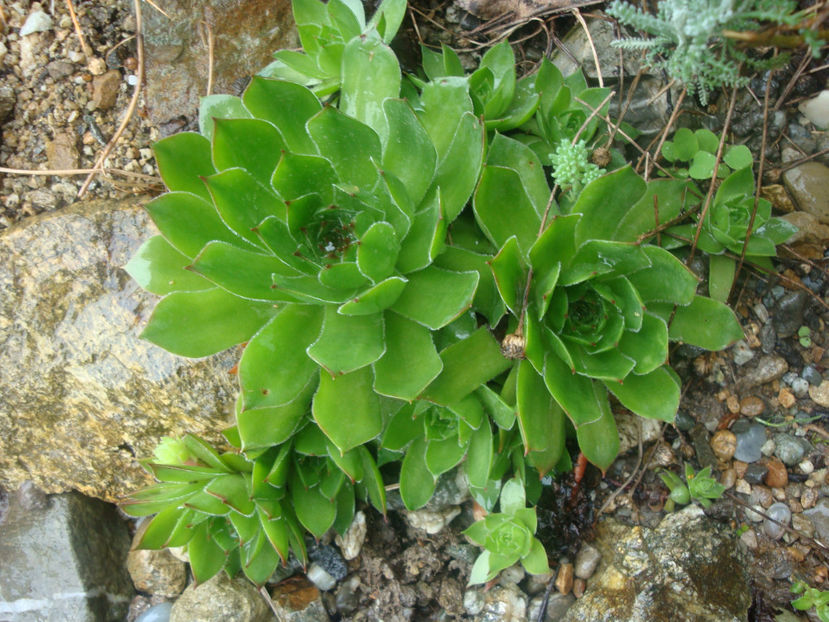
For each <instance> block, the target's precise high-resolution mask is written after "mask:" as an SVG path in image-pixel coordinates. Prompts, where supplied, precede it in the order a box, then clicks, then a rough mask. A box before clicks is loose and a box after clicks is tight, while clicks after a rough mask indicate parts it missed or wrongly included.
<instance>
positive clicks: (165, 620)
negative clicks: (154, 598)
mask: <svg viewBox="0 0 829 622" xmlns="http://www.w3.org/2000/svg"><path fill="white" fill-rule="evenodd" d="M172 611H173V603H159V604H157V605H154V606H152V607H150V608H149V609H147V610H146V611H145V612H144V613H142V614H141V615H140V616H138V617H137V618H136V619H135V622H169V620H170V614H171V613H172Z"/></svg>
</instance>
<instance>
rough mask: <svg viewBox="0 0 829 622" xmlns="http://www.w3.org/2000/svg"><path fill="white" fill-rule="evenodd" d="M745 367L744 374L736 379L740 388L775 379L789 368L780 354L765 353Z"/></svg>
mask: <svg viewBox="0 0 829 622" xmlns="http://www.w3.org/2000/svg"><path fill="white" fill-rule="evenodd" d="M747 367H750V369H746V373H745V375H744V376H743V377H742V379H741V380H739V381H738V384H739V388H740V389H741V390H745V389H751V388H753V387H756V386H759V385H762V384H765V383H767V382H771V381H773V380H777V379H778V378H780V377H781V376H782V375H783V374H785V373H786V372H787V371H788V370H789V364H788V363H787V362H786V359H784V358H783V357H782V356H776V355H771V354H769V355H765V356H761V357H760V358H759V359H757V358H755V359H754V360H753V361H752V363H751V365H750V366H747Z"/></svg>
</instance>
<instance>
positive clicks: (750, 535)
mask: <svg viewBox="0 0 829 622" xmlns="http://www.w3.org/2000/svg"><path fill="white" fill-rule="evenodd" d="M746 516H748V511H746ZM740 542H742V543H743V544H744V545H745V546H746V547H747V548H749V549H751V550H754V549H756V548H757V534H756V533H754V530H753V529H751V528H749V529H746V530H745V531H744V532H743V533H742V534H741V535H740Z"/></svg>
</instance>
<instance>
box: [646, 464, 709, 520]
mask: <svg viewBox="0 0 829 622" xmlns="http://www.w3.org/2000/svg"><path fill="white" fill-rule="evenodd" d="M659 477H661V478H662V481H663V482H665V485H666V486H667V487H668V488H669V489H670V491H671V494H670V496H669V497H668V501H667V502H666V503H665V511H666V512H671V511H673V509H674V505H675V504H677V503H678V504H679V505H687V504H688V503H691V501H697V502H698V503H699V504H700V505H701V506H702V507H704V508H707V507H709V506H710V505H711V499H719V498H720V497H721V496H722V493H723V491H725V486H723V485H722V484H720V483H719V482H717V480H715V479H714V478H713V477H711V467H710V466H707V467H705V468H704V469H703V470H702V471H700V472H699V473H694V469H693V468H691V465H689V464H686V465H685V482H683V481H682V480H681V479H680V478H679V476H678V475H676V474H675V473H671V472H670V471H665V472H664V473H661V474H660V476H659Z"/></svg>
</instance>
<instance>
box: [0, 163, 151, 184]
mask: <svg viewBox="0 0 829 622" xmlns="http://www.w3.org/2000/svg"><path fill="white" fill-rule="evenodd" d="M94 172H101V173H108V174H113V175H121V176H123V177H135V178H136V179H143V180H144V181H148V182H152V183H158V182H160V181H161V179H160V178H158V177H156V176H154V175H145V174H144V173H136V172H135V171H125V170H124V169H120V168H109V167H104V168H100V169H95V168H64V169H46V170H31V169H25V168H5V167H3V166H0V173H3V174H5V175H37V176H43V175H49V176H55V177H70V176H72V175H89V174H91V173H94Z"/></svg>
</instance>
